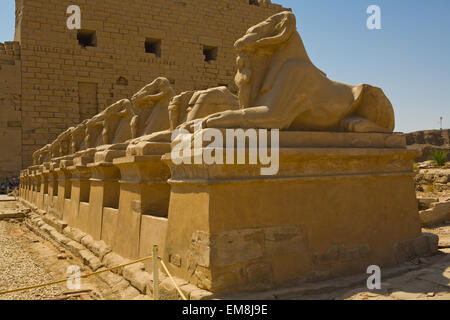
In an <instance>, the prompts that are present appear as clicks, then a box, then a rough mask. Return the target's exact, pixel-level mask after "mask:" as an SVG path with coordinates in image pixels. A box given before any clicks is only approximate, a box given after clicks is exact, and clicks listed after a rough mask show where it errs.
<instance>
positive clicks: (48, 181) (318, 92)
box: [20, 12, 437, 299]
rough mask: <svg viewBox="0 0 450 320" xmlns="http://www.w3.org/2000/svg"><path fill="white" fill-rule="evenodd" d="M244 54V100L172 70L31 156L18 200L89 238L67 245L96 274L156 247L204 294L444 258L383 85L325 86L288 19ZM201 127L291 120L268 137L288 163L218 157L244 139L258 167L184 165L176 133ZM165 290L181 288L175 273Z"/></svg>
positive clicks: (253, 36) (272, 23) (273, 24)
mask: <svg viewBox="0 0 450 320" xmlns="http://www.w3.org/2000/svg"><path fill="white" fill-rule="evenodd" d="M235 47H236V50H237V54H238V59H237V67H238V71H237V75H236V77H235V81H236V85H237V87H238V88H239V93H238V95H234V94H233V93H232V92H231V91H230V90H229V89H227V88H226V87H223V86H219V87H216V88H211V89H207V90H197V91H188V92H183V93H180V94H177V93H176V92H175V89H173V88H172V86H171V85H170V81H169V80H168V79H165V78H161V77H160V78H157V79H155V80H154V81H153V82H151V83H150V84H149V85H147V86H145V87H144V88H142V89H141V90H140V91H139V92H138V93H136V94H135V95H134V96H133V97H132V98H131V99H125V100H120V101H119V102H117V103H115V104H112V105H111V106H110V107H108V108H107V109H105V111H103V112H101V113H99V114H97V115H95V116H94V117H92V118H91V119H88V120H86V121H84V122H83V123H81V124H79V125H77V126H75V127H72V128H69V129H68V130H66V131H65V132H63V133H62V134H60V135H59V136H58V138H57V139H56V140H55V141H53V142H52V143H51V144H50V145H47V146H45V147H44V148H42V149H40V150H38V151H37V152H35V154H34V161H35V163H34V166H31V167H29V168H28V169H26V170H23V171H22V173H21V179H22V180H21V181H22V182H23V183H22V185H21V189H20V196H21V197H22V198H23V199H24V200H25V201H27V202H29V203H31V204H32V205H34V206H37V205H39V206H42V209H41V210H42V211H43V212H42V213H45V217H46V219H45V220H46V221H48V222H49V223H50V224H51V225H52V227H48V228H47V229H49V228H51V229H53V230H55V231H57V229H58V228H59V229H61V230H62V232H63V233H64V232H66V233H67V234H68V235H71V237H69V238H71V239H74V238H80V237H81V239H80V241H81V244H80V243H79V242H76V241H75V240H73V241H70V242H69V243H67V246H69V247H71V248H73V250H75V251H76V252H78V253H77V254H78V255H79V256H81V257H82V258H83V259H84V260H85V261H86V262H87V263H88V264H90V265H91V266H92V268H100V267H101V265H102V264H105V265H106V266H109V265H112V264H114V263H115V262H120V261H123V259H137V258H140V257H146V256H148V255H149V254H150V252H151V248H152V246H153V245H154V244H158V245H159V246H160V252H161V256H162V259H164V261H165V262H166V263H167V264H168V267H169V269H170V272H171V273H173V274H174V275H175V276H176V277H177V278H178V280H177V281H178V282H179V285H180V286H183V287H184V288H185V290H187V291H189V295H190V296H191V297H196V298H199V299H200V298H206V297H211V293H213V294H223V293H229V292H236V291H261V290H266V289H272V288H277V287H282V286H285V285H292V284H293V283H295V282H296V281H301V280H317V279H324V278H325V279H328V278H332V277H335V276H340V275H346V274H351V273H359V272H365V271H366V269H367V267H368V266H369V265H374V264H375V265H379V266H391V265H395V264H398V263H401V262H403V261H406V260H408V259H411V258H414V257H417V256H423V255H428V254H433V253H435V252H436V249H437V242H436V239H435V238H434V237H431V236H429V235H426V234H425V235H422V234H421V221H420V219H419V214H418V206H417V200H416V197H415V187H414V180H413V174H414V172H413V161H414V159H415V158H416V157H417V156H418V153H417V152H416V151H414V150H408V149H407V148H406V141H405V136H404V135H403V134H397V133H393V129H394V123H395V118H394V112H393V108H392V105H391V104H390V102H389V100H388V99H387V98H386V96H385V95H384V94H383V92H382V90H381V89H378V88H374V87H371V86H369V85H361V86H357V87H354V86H350V85H343V84H340V83H335V82H332V81H331V80H329V79H328V78H327V77H326V76H325V74H324V73H323V72H322V71H320V70H318V69H317V68H316V67H315V66H314V65H313V64H312V63H311V61H310V60H309V58H308V56H307V54H306V50H305V48H304V46H303V43H302V41H301V38H300V35H299V34H298V32H297V31H296V26H295V17H294V16H293V14H292V13H290V12H283V13H281V14H276V15H274V16H272V17H270V18H269V19H267V20H266V21H265V22H262V23H260V24H258V25H256V26H255V27H252V28H250V29H249V31H248V32H247V34H246V35H245V36H244V37H243V38H241V39H240V40H238V41H237V42H236V44H235ZM292 71H295V72H294V73H293V72H292ZM307 83H309V84H313V85H314V88H315V90H311V87H310V86H308V85H307ZM297 93H299V95H298V94H297ZM299 96H302V97H305V100H303V99H300V98H299ZM308 99H309V100H308ZM307 101H309V103H308V102H307ZM194 120H201V121H197V123H198V122H200V123H201V124H203V128H204V129H203V130H200V131H197V132H195V136H194V137H199V136H200V137H201V136H202V135H204V134H206V133H208V132H210V130H211V127H215V128H221V129H215V130H216V132H217V131H219V133H222V134H224V133H226V130H227V129H229V128H240V129H242V128H243V129H247V128H254V129H275V131H274V132H271V133H269V134H268V136H270V138H272V137H276V133H278V129H280V130H281V131H280V132H279V148H276V145H273V144H272V143H271V144H270V145H269V146H268V147H269V148H271V147H274V148H275V149H274V150H272V151H275V152H276V153H278V155H279V170H278V171H277V172H275V173H274V175H272V176H264V175H262V174H261V169H262V168H265V165H264V164H262V163H261V162H257V163H256V164H250V162H249V153H250V149H249V147H248V146H245V147H242V146H238V147H236V146H235V145H233V146H231V145H227V144H226V143H225V144H224V145H223V146H222V147H217V148H216V150H215V151H216V152H219V151H224V150H225V149H229V150H232V151H234V152H235V151H236V149H237V148H240V149H241V150H244V151H245V152H244V153H245V155H246V161H245V163H246V164H239V165H237V164H235V163H236V162H233V163H227V161H226V160H227V159H225V157H226V156H225V153H226V152H223V154H224V159H223V160H224V161H222V163H224V164H221V163H217V162H216V164H208V165H207V164H204V163H202V164H197V163H195V162H192V161H184V162H183V163H182V164H176V163H175V161H173V160H174V158H173V156H174V155H173V154H172V151H173V150H174V149H175V147H177V146H178V143H179V140H174V141H172V135H174V136H175V135H176V134H177V132H180V131H177V130H175V129H192V126H193V125H194V123H195V121H194ZM213 129H214V128H213ZM263 132H265V131H258V135H260V136H259V138H260V139H258V140H259V141H261V140H262V136H261V135H262V134H263ZM183 134H187V137H188V138H189V140H187V141H188V148H190V149H192V148H194V147H195V146H196V144H195V139H192V138H193V136H192V135H189V134H188V131H185V132H184V133H183ZM257 138H258V137H257ZM265 138H266V139H267V137H265ZM269 140H270V141H271V139H269ZM260 147H261V145H260ZM210 149H211V147H210V146H207V145H202V146H200V150H196V151H197V152H198V151H200V152H201V153H205V151H210ZM266 151H267V150H266ZM192 154H194V153H191V155H189V156H187V155H182V157H181V159H182V160H188V159H189V160H192V159H191V156H192ZM218 154H220V153H218ZM178 160H180V159H178ZM40 199H42V200H40ZM71 227H75V228H77V229H79V230H81V231H80V232H81V233H80V232H73V230H72V229H68V230H67V231H66V229H67V228H71ZM53 230H50V229H49V232H50V234H51V233H52V232H53ZM55 237H57V236H56V235H55ZM83 248H88V249H89V250H90V251H91V252H94V255H92V254H91V253H89V252H86V251H85V250H84V249H83ZM99 256H102V259H98V257H99ZM94 258H95V259H94ZM142 268H144V269H147V270H149V265H148V264H147V265H146V264H144V265H142V266H139V267H138V270H135V269H133V268H128V269H127V270H119V271H117V272H119V273H124V275H125V276H126V277H127V279H128V280H129V281H130V282H131V283H132V284H133V285H134V286H135V287H136V288H137V289H139V290H140V291H141V292H142V291H143V290H144V289H145V290H147V291H148V282H149V281H151V279H150V278H149V277H148V276H147V275H145V274H143V273H142V272H144V270H143V269H142ZM146 282H147V285H146V284H145V283H146ZM193 286H195V287H196V288H198V290H194V289H193V288H192V287H193ZM162 287H163V288H164V292H165V294H166V296H167V298H172V299H176V298H177V297H178V293H177V292H176V290H175V288H174V287H173V286H172V284H171V283H170V282H169V281H164V280H163V281H162ZM118 290H120V289H118ZM133 290H136V289H132V290H131V291H133ZM131 293H135V292H134V291H133V292H131Z"/></svg>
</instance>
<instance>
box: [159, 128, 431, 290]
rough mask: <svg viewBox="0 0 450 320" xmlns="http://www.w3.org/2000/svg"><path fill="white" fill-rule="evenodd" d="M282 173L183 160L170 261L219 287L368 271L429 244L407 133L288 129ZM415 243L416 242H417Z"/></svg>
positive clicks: (174, 182)
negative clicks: (410, 245) (408, 249)
mask: <svg viewBox="0 0 450 320" xmlns="http://www.w3.org/2000/svg"><path fill="white" fill-rule="evenodd" d="M279 154H280V170H279V172H278V174H276V175H275V176H261V175H260V168H261V167H264V166H261V165H185V164H182V165H175V164H174V163H173V162H172V161H171V158H170V154H166V155H165V156H164V157H163V159H164V160H165V161H166V163H167V165H168V166H170V169H171V173H172V178H171V180H170V184H171V198H170V207H169V221H168V229H167V238H166V246H165V251H164V259H165V261H167V262H168V265H169V268H170V271H171V272H173V274H174V275H175V276H178V277H180V278H183V279H186V280H188V281H189V282H191V283H193V284H194V285H197V286H199V287H201V288H204V289H208V290H210V291H213V292H230V291H242V290H263V289H268V288H273V287H278V286H283V285H292V284H293V283H294V282H295V281H296V280H305V279H306V280H313V279H323V278H331V277H335V276H342V275H348V274H353V273H361V274H363V273H365V272H366V269H367V267H368V266H370V265H374V264H375V265H379V266H391V265H395V264H396V263H398V262H400V260H401V258H402V255H401V252H400V251H401V249H402V248H404V247H406V246H407V244H408V241H410V240H413V239H416V240H417V239H419V240H417V241H423V242H424V244H425V245H427V244H426V243H425V242H426V241H427V239H425V238H423V237H422V238H421V226H420V220H419V216H418V208H417V201H416V196H415V190H414V182H413V160H414V158H415V157H416V156H417V153H416V152H415V151H408V150H407V149H406V143H405V138H404V136H403V135H400V134H355V133H326V132H280V152H279ZM414 241H415V240H414Z"/></svg>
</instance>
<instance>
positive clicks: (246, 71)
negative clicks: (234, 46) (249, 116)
mask: <svg viewBox="0 0 450 320" xmlns="http://www.w3.org/2000/svg"><path fill="white" fill-rule="evenodd" d="M236 64H237V73H236V77H235V79H234V81H235V83H236V85H237V86H238V88H240V90H239V103H240V109H245V108H248V107H249V103H250V94H251V87H250V80H251V77H252V70H251V66H250V59H249V57H248V55H247V54H246V53H244V52H241V53H239V55H238V57H237V59H236Z"/></svg>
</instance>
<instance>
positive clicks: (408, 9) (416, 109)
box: [0, 0, 450, 132]
mask: <svg viewBox="0 0 450 320" xmlns="http://www.w3.org/2000/svg"><path fill="white" fill-rule="evenodd" d="M43 1H45V0H43ZM149 1H151V0H149ZM211 1H220V0H211ZM273 2H276V3H279V4H282V5H283V6H285V7H288V8H292V9H293V11H294V13H295V14H296V16H297V22H298V28H299V32H300V34H301V36H302V37H303V40H304V42H305V45H306V48H307V50H308V52H309V55H310V57H311V58H312V60H313V62H314V63H315V64H316V65H317V66H318V67H319V68H320V69H322V70H324V71H325V72H326V73H327V74H328V76H329V77H330V78H331V79H333V80H338V81H341V82H346V83H352V84H359V83H369V84H372V85H376V86H379V87H381V88H383V89H384V91H385V93H386V95H387V96H388V97H389V99H390V100H391V101H392V103H393V105H394V108H395V111H396V118H397V128H396V130H397V131H405V132H407V131H415V130H424V129H438V128H439V117H440V116H443V117H444V127H445V128H450V1H449V0H428V1H425V0H374V1H365V0H339V1H338V0H273ZM73 3H76V1H73ZM372 4H376V5H378V6H379V7H380V8H381V13H382V16H381V19H382V30H373V31H370V30H368V29H367V27H366V20H367V17H368V15H367V13H366V9H367V7H368V6H369V5H372ZM14 11H15V10H14V0H0V42H4V41H10V40H12V39H13V37H14Z"/></svg>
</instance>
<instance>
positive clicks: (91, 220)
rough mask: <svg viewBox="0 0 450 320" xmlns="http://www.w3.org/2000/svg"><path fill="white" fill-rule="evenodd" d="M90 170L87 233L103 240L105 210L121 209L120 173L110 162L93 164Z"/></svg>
mask: <svg viewBox="0 0 450 320" xmlns="http://www.w3.org/2000/svg"><path fill="white" fill-rule="evenodd" d="M88 168H89V169H90V170H91V178H90V184H91V186H90V197H89V199H90V202H89V216H88V219H87V221H88V224H87V230H86V232H87V233H88V234H90V235H91V236H92V237H93V238H94V239H95V240H101V239H102V224H103V211H104V208H110V209H118V208H119V197H120V185H119V180H120V171H119V169H118V168H117V167H115V166H114V165H113V164H112V163H108V162H99V163H92V164H89V165H88Z"/></svg>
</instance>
